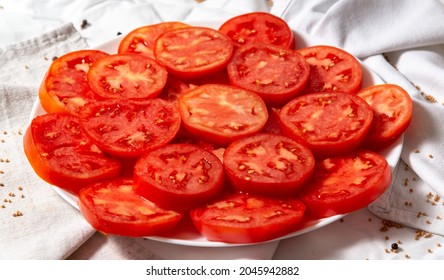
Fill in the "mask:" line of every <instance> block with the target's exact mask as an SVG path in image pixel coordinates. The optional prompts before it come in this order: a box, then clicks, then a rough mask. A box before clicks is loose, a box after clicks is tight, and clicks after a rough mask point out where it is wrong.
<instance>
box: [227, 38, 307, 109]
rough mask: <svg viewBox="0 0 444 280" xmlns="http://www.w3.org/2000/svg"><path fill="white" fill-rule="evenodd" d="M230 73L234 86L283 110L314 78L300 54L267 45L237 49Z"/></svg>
mask: <svg viewBox="0 0 444 280" xmlns="http://www.w3.org/2000/svg"><path fill="white" fill-rule="evenodd" d="M227 70H228V77H229V79H230V83H231V84H233V85H235V86H238V87H241V88H244V89H246V90H250V91H253V92H256V93H257V94H259V95H260V96H261V97H262V99H263V100H264V101H265V102H266V103H267V104H269V105H271V106H282V105H283V104H284V103H286V102H288V101H290V100H291V99H292V98H294V97H295V96H297V95H298V94H300V93H301V92H302V90H303V89H304V87H305V84H306V83H307V81H308V78H309V74H310V67H309V65H308V63H307V62H306V61H305V59H304V57H303V56H302V55H300V54H299V53H298V52H296V51H293V50H288V49H283V48H281V47H277V46H274V45H264V44H248V45H245V46H243V47H241V48H239V49H237V50H236V51H235V53H234V55H233V58H232V60H231V61H230V63H229V64H228V65H227Z"/></svg>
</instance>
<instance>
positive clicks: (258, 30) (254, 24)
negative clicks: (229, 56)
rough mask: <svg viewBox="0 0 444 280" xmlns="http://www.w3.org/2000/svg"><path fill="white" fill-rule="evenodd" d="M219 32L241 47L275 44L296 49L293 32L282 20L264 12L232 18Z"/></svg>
mask: <svg viewBox="0 0 444 280" xmlns="http://www.w3.org/2000/svg"><path fill="white" fill-rule="evenodd" d="M219 31H220V32H222V33H223V34H225V35H227V36H228V37H229V38H230V39H231V40H232V41H233V42H234V44H235V45H236V47H241V46H243V45H246V44H250V43H264V44H273V45H276V46H280V47H284V48H290V49H294V48H295V40H294V34H293V31H292V30H291V29H290V27H289V26H288V24H287V23H286V22H285V21H284V20H283V19H281V18H279V17H277V16H275V15H273V14H270V13H264V12H252V13H247V14H242V15H239V16H235V17H232V18H230V19H228V20H227V21H226V22H224V23H223V24H222V25H221V26H220V27H219Z"/></svg>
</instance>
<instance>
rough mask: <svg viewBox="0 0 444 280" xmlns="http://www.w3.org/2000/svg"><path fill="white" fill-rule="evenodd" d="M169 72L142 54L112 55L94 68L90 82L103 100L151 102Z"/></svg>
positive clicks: (97, 62) (92, 67) (88, 77)
mask: <svg viewBox="0 0 444 280" xmlns="http://www.w3.org/2000/svg"><path fill="white" fill-rule="evenodd" d="M167 77H168V72H167V71H166V69H165V68H164V67H163V66H162V65H160V64H159V63H157V62H156V61H155V60H154V59H151V58H148V57H146V56H143V55H140V54H113V55H109V56H107V57H104V58H101V59H99V60H97V61H96V62H95V63H93V64H92V65H91V68H90V70H89V71H88V74H87V79H88V83H89V86H90V87H91V89H92V90H93V91H94V92H95V93H96V94H98V95H99V96H101V97H102V98H103V99H149V98H154V97H156V96H157V95H159V94H160V92H161V91H162V89H163V87H164V86H165V84H166V81H167Z"/></svg>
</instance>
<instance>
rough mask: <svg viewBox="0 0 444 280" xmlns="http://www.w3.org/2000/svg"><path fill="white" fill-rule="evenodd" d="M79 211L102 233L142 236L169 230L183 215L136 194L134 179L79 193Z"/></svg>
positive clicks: (91, 187) (103, 184) (89, 188)
mask: <svg viewBox="0 0 444 280" xmlns="http://www.w3.org/2000/svg"><path fill="white" fill-rule="evenodd" d="M78 199H79V202H78V203H79V208H80V212H81V213H82V215H83V216H84V217H85V219H86V220H87V221H88V223H89V224H90V225H91V226H92V227H94V228H95V229H96V230H98V231H100V232H102V233H105V234H115V235H121V236H130V237H144V236H152V235H158V234H163V233H165V232H168V231H171V230H172V229H174V227H175V226H176V225H177V223H178V222H179V221H180V220H181V219H182V217H183V214H181V213H178V212H175V211H171V210H165V209H162V208H161V207H159V206H157V205H155V204H154V203H152V202H151V201H149V200H146V199H145V198H143V197H141V196H139V195H137V194H136V193H135V192H134V190H133V180H131V179H122V178H116V179H114V180H111V181H102V182H98V183H95V184H91V185H88V186H87V187H85V188H83V189H81V190H80V192H79V195H78Z"/></svg>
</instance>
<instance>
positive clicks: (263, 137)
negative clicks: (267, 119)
mask: <svg viewBox="0 0 444 280" xmlns="http://www.w3.org/2000/svg"><path fill="white" fill-rule="evenodd" d="M223 163H224V167H225V171H226V174H227V177H228V178H229V180H230V182H231V183H232V185H233V186H234V188H235V189H236V190H238V191H241V192H245V193H251V194H259V195H267V196H270V197H289V196H293V195H295V194H296V193H297V192H298V191H299V190H300V189H301V187H303V185H304V183H305V182H307V181H308V180H309V179H310V177H311V175H312V173H313V168H314V165H315V159H314V156H313V154H312V152H311V151H310V150H309V149H308V148H307V147H305V146H304V145H302V144H300V143H299V142H296V141H294V140H293V139H291V138H288V137H286V136H282V135H276V134H269V133H260V134H256V135H253V136H249V137H245V138H242V139H240V140H237V141H235V142H233V143H231V144H230V145H229V146H228V147H227V149H226V150H225V153H224V160H223Z"/></svg>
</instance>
